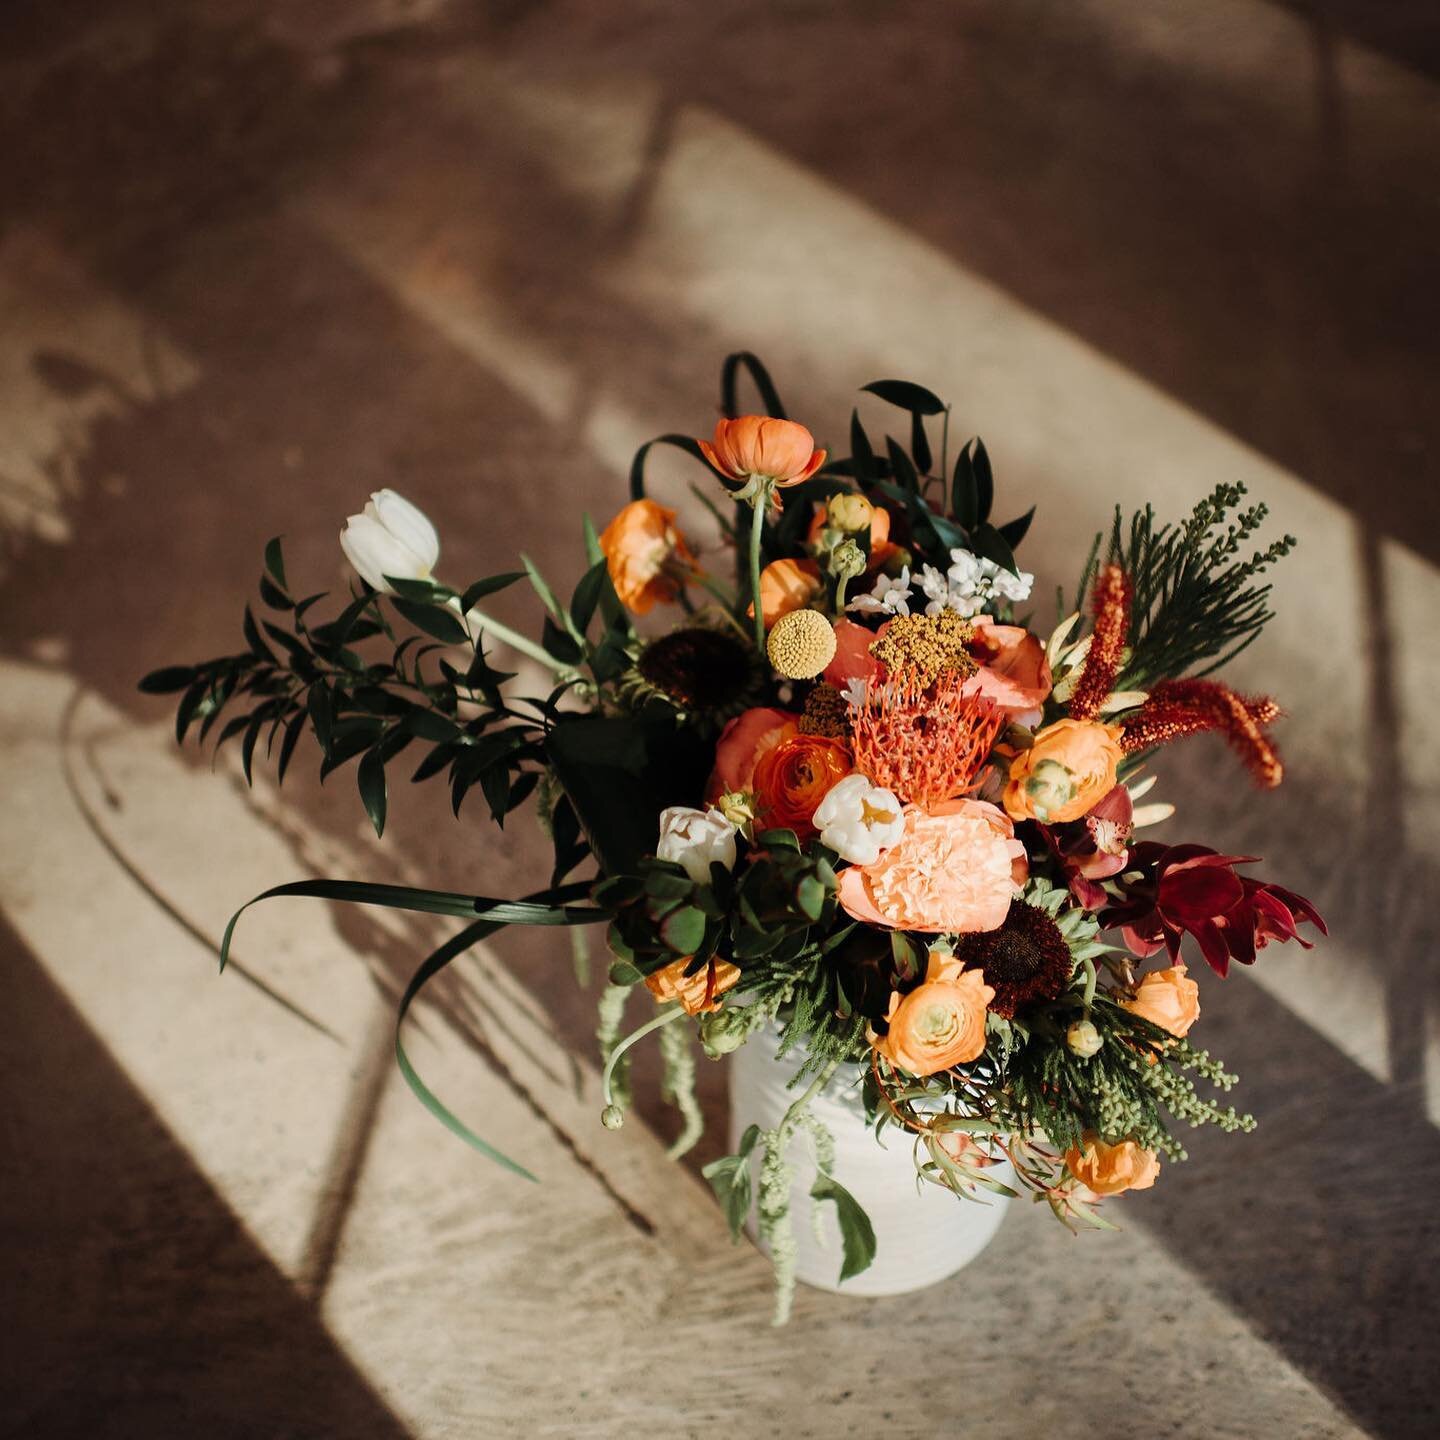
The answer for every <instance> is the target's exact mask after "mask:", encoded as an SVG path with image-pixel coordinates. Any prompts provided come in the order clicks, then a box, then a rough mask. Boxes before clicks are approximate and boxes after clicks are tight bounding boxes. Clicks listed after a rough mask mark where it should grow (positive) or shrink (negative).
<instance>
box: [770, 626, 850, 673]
mask: <svg viewBox="0 0 1440 1440" xmlns="http://www.w3.org/2000/svg"><path fill="white" fill-rule="evenodd" d="M765 648H766V650H767V651H768V652H769V655H770V663H771V664H772V665H773V666H774V667H775V669H776V670H777V671H778V672H779V673H780V674H781V675H783V676H784V677H785V678H786V679H787V680H811V679H813V678H814V677H815V676H816V675H818V674H819V673H820V672H821V671H822V670H823V669H824V668H825V667H826V666H827V665H828V664H829V663H830V662H831V661H832V660H833V659H834V658H835V628H834V626H833V625H831V623H830V622H829V621H828V620H827V619H826V618H825V617H824V616H823V615H822V614H821V613H820V612H819V611H818V610H792V611H791V612H790V613H789V614H788V615H782V616H781V617H780V618H779V619H778V620H777V621H776V622H775V625H774V628H773V629H772V630H771V631H770V638H769V639H768V640H767V641H766V644H765Z"/></svg>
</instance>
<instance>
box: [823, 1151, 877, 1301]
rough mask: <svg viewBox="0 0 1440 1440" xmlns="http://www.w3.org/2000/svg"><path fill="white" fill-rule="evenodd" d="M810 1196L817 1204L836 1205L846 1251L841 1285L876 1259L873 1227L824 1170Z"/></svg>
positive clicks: (849, 1194)
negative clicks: (818, 1202) (821, 1202)
mask: <svg viewBox="0 0 1440 1440" xmlns="http://www.w3.org/2000/svg"><path fill="white" fill-rule="evenodd" d="M810 1195H811V1198H812V1199H814V1200H817V1201H825V1200H833V1201H834V1202H835V1215H836V1218H837V1219H838V1220H839V1222H840V1240H841V1243H842V1244H843V1245H844V1247H845V1255H844V1260H843V1261H842V1262H841V1265H840V1280H841V1282H842V1283H843V1282H844V1281H846V1280H849V1279H851V1278H853V1277H854V1276H856V1275H859V1274H860V1273H861V1272H862V1271H865V1270H868V1269H869V1268H870V1264H871V1262H872V1261H873V1260H874V1259H875V1227H874V1226H873V1225H871V1223H870V1217H869V1216H868V1215H867V1214H866V1213H865V1211H864V1210H863V1209H861V1207H860V1203H859V1201H857V1200H856V1199H855V1197H854V1196H853V1195H852V1194H851V1193H850V1192H849V1191H848V1190H847V1189H846V1188H845V1187H844V1186H843V1185H841V1184H840V1183H839V1181H837V1180H836V1179H835V1177H834V1176H833V1175H827V1174H825V1172H824V1171H823V1170H822V1171H821V1172H820V1173H819V1175H818V1176H817V1177H816V1180H815V1183H814V1184H813V1185H812V1186H811V1187H810Z"/></svg>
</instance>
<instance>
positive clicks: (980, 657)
mask: <svg viewBox="0 0 1440 1440" xmlns="http://www.w3.org/2000/svg"><path fill="white" fill-rule="evenodd" d="M971 623H972V624H973V625H974V626H975V637H974V639H973V640H972V641H971V642H970V654H971V655H972V656H973V657H974V659H975V663H976V664H977V665H978V666H979V667H980V668H979V669H978V670H977V671H976V672H975V674H973V675H972V676H971V677H970V678H969V679H968V680H967V681H966V682H965V689H964V691H963V692H962V693H963V694H966V695H984V696H986V697H988V698H989V699H991V700H993V701H994V702H995V703H996V704H997V705H998V706H999V707H1000V708H1001V709H1002V710H1005V711H1007V712H1009V713H1010V714H1012V715H1017V716H1019V715H1025V714H1027V713H1028V712H1030V711H1034V712H1036V714H1037V716H1038V712H1039V710H1040V707H1041V706H1042V705H1043V704H1044V703H1045V697H1046V696H1047V695H1049V693H1050V662H1049V661H1048V660H1047V659H1046V658H1045V647H1044V645H1042V644H1041V643H1040V639H1039V637H1038V636H1036V635H1032V634H1031V633H1030V632H1029V631H1028V630H1027V629H1025V627H1024V626H1023V625H997V624H996V623H995V622H994V621H993V620H992V619H991V618H990V617H989V616H988V615H977V616H976V617H975V619H974V620H973V621H972V622H971Z"/></svg>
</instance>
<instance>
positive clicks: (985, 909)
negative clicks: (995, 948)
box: [840, 800, 1028, 935]
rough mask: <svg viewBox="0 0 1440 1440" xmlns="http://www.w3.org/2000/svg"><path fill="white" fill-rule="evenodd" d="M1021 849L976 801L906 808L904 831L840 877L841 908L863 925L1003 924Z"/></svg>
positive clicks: (961, 930)
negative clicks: (870, 862)
mask: <svg viewBox="0 0 1440 1440" xmlns="http://www.w3.org/2000/svg"><path fill="white" fill-rule="evenodd" d="M1027 873H1028V866H1027V863H1026V859H1025V847H1024V845H1023V844H1021V842H1020V841H1019V840H1017V839H1016V838H1015V827H1014V825H1013V824H1012V823H1011V822H1010V819H1009V817H1008V816H1007V815H1006V814H1005V812H1004V811H1003V810H1000V809H999V808H998V807H996V806H994V805H990V804H987V803H986V802H985V801H983V800H947V801H945V802H944V803H943V804H940V805H935V806H933V807H932V808H931V809H929V810H922V809H921V808H920V807H919V806H918V805H907V806H906V807H905V833H904V834H903V835H902V836H901V837H900V839H899V841H898V842H897V843H896V844H894V845H892V846H891V847H890V848H889V849H888V850H886V851H885V853H884V854H883V855H881V856H880V858H879V859H878V860H877V861H876V862H875V863H874V864H873V865H851V866H848V867H847V868H846V869H844V870H842V871H841V872H840V904H841V905H842V906H844V908H845V910H846V911H847V912H848V913H849V914H850V915H853V916H854V917H855V919H857V920H861V921H864V922H865V923H866V924H867V925H888V926H890V927H891V928H892V929H896V930H925V931H937V932H938V931H946V932H949V933H951V934H957V935H958V934H972V933H974V932H976V931H980V930H994V929H997V928H998V927H999V926H1001V925H1003V924H1004V923H1005V916H1006V915H1007V914H1008V913H1009V910H1010V902H1011V900H1012V899H1014V897H1015V894H1016V892H1017V890H1018V888H1019V887H1020V886H1022V885H1023V884H1024V883H1025V877H1026V875H1027Z"/></svg>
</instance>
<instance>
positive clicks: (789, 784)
mask: <svg viewBox="0 0 1440 1440" xmlns="http://www.w3.org/2000/svg"><path fill="white" fill-rule="evenodd" d="M854 768H855V767H854V761H853V760H852V759H851V756H850V747H849V746H848V745H847V744H846V743H845V742H844V741H843V740H837V739H835V738H834V737H833V736H830V735H806V734H803V733H802V732H801V731H800V730H799V729H798V728H797V727H794V726H789V727H787V733H785V734H783V735H782V736H781V739H780V743H779V744H778V745H772V746H771V747H770V748H769V749H767V750H766V751H765V752H764V754H762V755H761V756H760V758H759V760H758V761H757V762H756V765H755V814H756V821H755V828H756V829H757V830H767V829H781V828H783V829H787V830H793V831H795V833H796V834H797V835H799V836H800V838H801V839H802V840H803V839H806V838H807V837H809V836H811V835H813V834H814V833H815V826H814V823H813V820H814V815H815V807H816V806H817V805H819V804H820V802H821V801H822V800H823V799H824V798H825V797H826V796H827V795H828V794H829V793H830V791H831V790H832V789H833V788H834V787H835V786H836V785H838V784H839V783H840V782H841V781H842V780H843V779H844V778H845V777H846V776H847V775H848V774H849V773H850V772H851V770H853V769H854Z"/></svg>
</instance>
